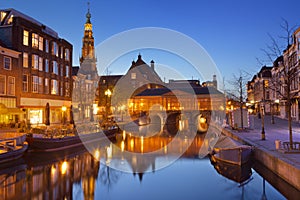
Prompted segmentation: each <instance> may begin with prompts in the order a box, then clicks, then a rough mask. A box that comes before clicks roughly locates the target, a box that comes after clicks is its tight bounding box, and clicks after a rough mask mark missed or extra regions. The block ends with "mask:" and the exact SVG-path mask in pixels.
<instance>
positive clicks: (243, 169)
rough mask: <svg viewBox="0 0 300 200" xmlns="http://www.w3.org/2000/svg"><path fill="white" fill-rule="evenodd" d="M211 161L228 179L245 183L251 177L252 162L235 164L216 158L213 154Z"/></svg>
mask: <svg viewBox="0 0 300 200" xmlns="http://www.w3.org/2000/svg"><path fill="white" fill-rule="evenodd" d="M210 161H211V164H212V165H213V166H214V168H215V170H216V171H217V172H218V173H219V174H221V175H222V176H224V177H226V178H227V179H230V180H232V181H235V182H237V183H240V184H244V183H246V182H247V181H249V180H250V178H251V175H252V170H251V168H252V162H247V163H246V164H243V165H235V164H231V163H228V162H223V161H219V160H214V159H213V157H212V156H211V157H210Z"/></svg>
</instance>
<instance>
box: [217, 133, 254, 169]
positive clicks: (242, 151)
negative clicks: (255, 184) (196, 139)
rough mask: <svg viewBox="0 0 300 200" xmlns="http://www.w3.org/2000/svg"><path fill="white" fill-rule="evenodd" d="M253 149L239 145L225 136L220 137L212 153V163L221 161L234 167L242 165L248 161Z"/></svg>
mask: <svg viewBox="0 0 300 200" xmlns="http://www.w3.org/2000/svg"><path fill="white" fill-rule="evenodd" d="M252 152H253V147H251V146H249V145H243V144H240V143H238V142H236V141H234V140H232V139H231V138H229V137H227V136H221V137H220V138H219V140H218V142H217V143H216V145H215V147H214V149H213V152H212V158H211V159H212V160H213V161H215V162H216V161H222V162H227V163H230V164H235V165H242V164H245V163H247V162H249V161H250V159H251V156H252Z"/></svg>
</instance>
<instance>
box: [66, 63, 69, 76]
mask: <svg viewBox="0 0 300 200" xmlns="http://www.w3.org/2000/svg"><path fill="white" fill-rule="evenodd" d="M66 77H70V76H69V66H68V65H66Z"/></svg>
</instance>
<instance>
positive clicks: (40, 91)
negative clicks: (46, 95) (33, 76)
mask: <svg viewBox="0 0 300 200" xmlns="http://www.w3.org/2000/svg"><path fill="white" fill-rule="evenodd" d="M38 90H39V93H40V94H43V78H42V77H39V89H38Z"/></svg>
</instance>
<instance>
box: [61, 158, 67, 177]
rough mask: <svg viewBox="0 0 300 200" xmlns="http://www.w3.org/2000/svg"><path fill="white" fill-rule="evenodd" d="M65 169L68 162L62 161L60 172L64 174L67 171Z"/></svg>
mask: <svg viewBox="0 0 300 200" xmlns="http://www.w3.org/2000/svg"><path fill="white" fill-rule="evenodd" d="M67 169H68V162H67V161H64V162H63V163H62V165H61V174H62V175H64V174H66V173H67Z"/></svg>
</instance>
